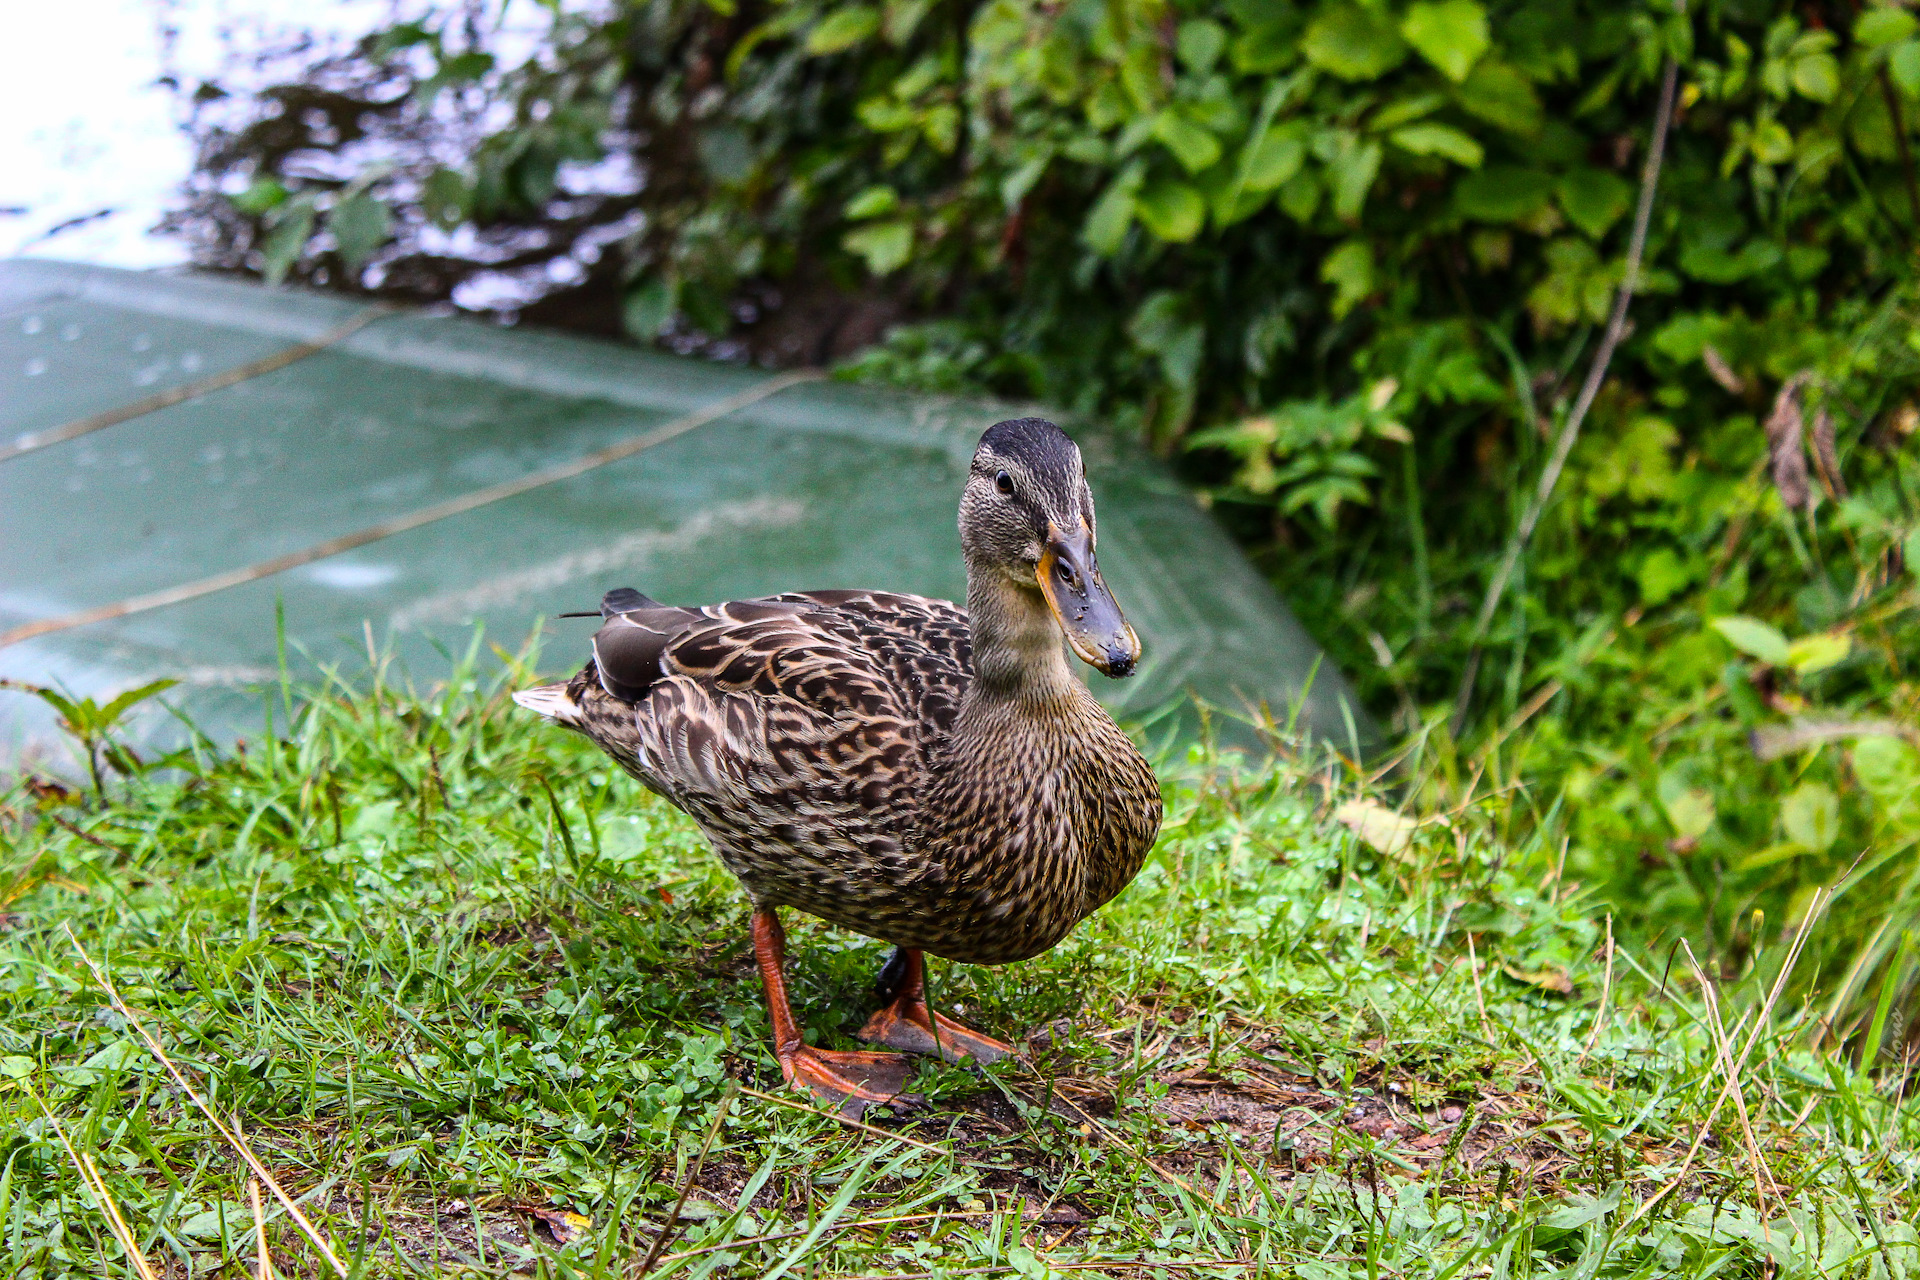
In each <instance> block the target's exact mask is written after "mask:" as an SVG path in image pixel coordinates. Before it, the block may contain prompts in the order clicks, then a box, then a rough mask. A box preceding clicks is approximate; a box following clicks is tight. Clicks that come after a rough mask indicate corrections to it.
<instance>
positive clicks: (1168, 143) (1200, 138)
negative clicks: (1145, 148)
mask: <svg viewBox="0 0 1920 1280" xmlns="http://www.w3.org/2000/svg"><path fill="white" fill-rule="evenodd" d="M1153 136H1154V137H1155V138H1157V139H1158V140H1159V141H1160V142H1161V143H1162V144H1163V145H1165V147H1166V148H1167V150H1169V151H1171V152H1173V157H1174V159H1176V160H1178V161H1179V162H1180V166H1181V167H1182V168H1183V169H1185V170H1186V171H1187V172H1188V173H1198V172H1200V171H1201V170H1202V169H1207V168H1211V167H1212V166H1213V163H1214V162H1215V161H1216V160H1218V159H1219V158H1220V140H1219V139H1218V138H1216V137H1214V136H1213V134H1212V133H1210V132H1208V131H1207V130H1206V129H1204V128H1202V127H1201V126H1200V125H1198V124H1195V123H1194V122H1193V121H1192V120H1191V119H1190V118H1188V116H1187V114H1186V113H1185V112H1183V111H1181V110H1180V109H1179V108H1178V107H1167V108H1166V109H1164V110H1163V111H1161V112H1160V114H1159V115H1157V116H1155V117H1154V118H1153Z"/></svg>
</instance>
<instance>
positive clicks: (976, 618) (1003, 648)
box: [967, 565, 1086, 714]
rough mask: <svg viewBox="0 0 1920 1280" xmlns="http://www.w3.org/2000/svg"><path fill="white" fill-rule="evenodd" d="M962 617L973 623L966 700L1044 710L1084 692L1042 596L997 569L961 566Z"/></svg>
mask: <svg viewBox="0 0 1920 1280" xmlns="http://www.w3.org/2000/svg"><path fill="white" fill-rule="evenodd" d="M967 616H968V619H969V621H970V623H971V624H972V628H973V686H972V688H971V689H969V690H968V693H967V700H968V701H969V702H970V703H975V704H987V703H991V704H1002V705H1006V706H1008V707H1010V708H1018V709H1022V710H1025V711H1028V712H1030V713H1039V714H1044V713H1046V712H1048V711H1057V710H1060V709H1064V708H1066V707H1069V706H1072V705H1074V704H1075V703H1076V702H1077V701H1078V700H1079V699H1080V698H1082V697H1084V696H1085V695H1086V690H1085V688H1084V687H1083V686H1082V685H1081V684H1080V682H1079V681H1078V680H1076V679H1074V675H1073V669H1072V668H1071V667H1069V666H1068V665H1067V657H1066V652H1065V649H1064V645H1063V642H1062V639H1061V636H1060V628H1059V626H1058V624H1056V623H1055V622H1054V619H1053V613H1052V611H1051V610H1049V609H1048V608H1047V602H1046V600H1045V599H1044V598H1043V597H1042V596H1041V594H1040V592H1039V591H1038V590H1035V589H1031V588H1027V587H1022V586H1019V585H1018V584H1016V583H1014V582H1012V581H1010V580H1008V578H1007V577H1006V575H1005V574H1003V573H1000V572H999V571H997V570H994V569H990V568H985V567H982V566H977V565H969V566H968V569H967Z"/></svg>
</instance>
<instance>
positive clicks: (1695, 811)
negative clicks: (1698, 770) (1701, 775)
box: [1666, 787, 1718, 840]
mask: <svg viewBox="0 0 1920 1280" xmlns="http://www.w3.org/2000/svg"><path fill="white" fill-rule="evenodd" d="M1666 810H1667V821H1668V822H1671V823H1672V824H1673V831H1674V834H1675V835H1677V836H1679V837H1681V838H1682V839H1684V840H1698V839H1699V838H1700V837H1701V836H1703V835H1705V834H1707V828H1709V827H1711V826H1712V825H1713V820H1714V818H1715V817H1716V816H1718V813H1717V810H1716V809H1715V808H1714V804H1713V793H1712V792H1710V791H1707V790H1706V789H1704V788H1702V787H1688V788H1686V789H1685V790H1683V791H1680V792H1678V793H1676V794H1675V795H1673V796H1671V797H1670V798H1668V799H1667V800H1666Z"/></svg>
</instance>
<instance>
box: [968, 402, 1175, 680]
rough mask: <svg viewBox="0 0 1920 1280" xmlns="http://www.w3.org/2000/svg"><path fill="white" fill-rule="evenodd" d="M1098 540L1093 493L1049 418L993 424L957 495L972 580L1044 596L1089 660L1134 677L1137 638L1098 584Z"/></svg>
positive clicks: (1070, 446)
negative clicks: (987, 578)
mask: <svg viewBox="0 0 1920 1280" xmlns="http://www.w3.org/2000/svg"><path fill="white" fill-rule="evenodd" d="M1094 540H1095V524H1094V517H1093V491H1092V490H1091V489H1089V488H1088V487H1087V469H1086V464H1085V463H1083V462H1082V461H1081V459H1080V448H1079V446H1078V445H1076V444H1074V442H1073V441H1072V440H1069V439H1068V438H1067V434H1066V432H1064V431H1062V430H1060V428H1058V427H1056V426H1054V425H1053V424H1052V423H1051V422H1048V421H1046V420H1044V419H1042V418H1015V419H1013V420H1012V421H1010V422H1000V423H996V424H994V425H993V426H992V427H989V428H988V429H987V433H986V434H985V435H984V436H982V437H980V445H979V448H977V449H976V450H974V454H973V466H972V469H971V471H970V472H969V474H968V476H967V488H966V492H965V493H964V494H962V495H961V498H960V545H961V546H962V548H964V549H965V551H966V556H967V571H968V573H969V574H970V575H974V576H976V577H977V576H978V575H982V574H987V575H994V576H996V577H998V578H999V579H1001V580H1003V581H1004V582H1005V583H1006V584H1008V585H1010V586H1011V587H1012V588H1013V589H1014V590H1016V591H1018V592H1020V593H1022V594H1025V595H1029V596H1034V595H1037V596H1038V597H1039V599H1040V600H1043V601H1044V602H1045V608H1046V609H1047V611H1048V612H1050V613H1051V614H1052V615H1053V618H1054V621H1056V622H1057V623H1058V624H1059V626H1060V630H1061V631H1063V632H1064V633H1065V634H1066V637H1067V643H1068V644H1069V645H1071V646H1072V647H1073V651H1074V652H1075V653H1076V654H1078V655H1080V658H1081V660H1082V661H1084V662H1086V663H1087V664H1088V665H1090V666H1092V667H1094V668H1095V669H1096V670H1098V671H1099V672H1100V673H1101V674H1103V675H1108V676H1114V677H1119V676H1127V675H1132V674H1133V669H1134V665H1135V664H1136V663H1137V662H1139V660H1140V638H1139V637H1138V636H1136V635H1135V634H1134V633H1133V628H1132V627H1130V626H1128V625H1127V620H1126V617H1125V616H1124V615H1123V614H1122V613H1121V612H1120V606H1119V605H1118V604H1116V603H1115V602H1114V599H1113V596H1112V595H1111V594H1110V593H1109V592H1108V591H1107V584H1106V583H1105V582H1104V581H1102V580H1101V577H1100V566H1099V564H1098V562H1096V561H1095V559H1094Z"/></svg>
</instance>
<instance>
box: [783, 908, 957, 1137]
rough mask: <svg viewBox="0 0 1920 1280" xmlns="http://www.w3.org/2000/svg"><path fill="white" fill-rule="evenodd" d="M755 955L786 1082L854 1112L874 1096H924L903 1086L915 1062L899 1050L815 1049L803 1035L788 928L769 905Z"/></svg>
mask: <svg viewBox="0 0 1920 1280" xmlns="http://www.w3.org/2000/svg"><path fill="white" fill-rule="evenodd" d="M753 956H754V959H755V960H756V961H757V962H758V963H759V965H760V981H761V982H762V983H763V984H764V985H765V986H766V989H767V1011H768V1012H769V1013H770V1014H772V1015H773V1054H774V1057H776V1058H778V1059H779V1060H780V1072H781V1074H782V1075H784V1076H785V1077H786V1078H787V1083H788V1084H796V1085H805V1086H806V1087H807V1088H809V1089H811V1090H813V1092H814V1093H815V1094H817V1095H819V1096H820V1097H821V1098H823V1099H825V1100H826V1101H828V1102H833V1103H838V1104H839V1106H840V1109H841V1111H842V1112H844V1113H845V1114H847V1115H850V1116H858V1115H859V1114H860V1113H861V1112H862V1111H864V1110H866V1109H867V1108H868V1107H869V1106H871V1105H872V1104H874V1103H876V1102H885V1103H892V1104H893V1105H894V1106H913V1105H916V1104H918V1103H919V1102H920V1101H921V1099H919V1098H917V1097H915V1096H914V1095H912V1094H906V1093H902V1092H901V1090H902V1089H903V1088H905V1087H906V1083H907V1077H908V1075H909V1074H910V1073H911V1071H912V1065H911V1064H910V1063H909V1062H908V1061H907V1059H905V1058H903V1057H901V1056H900V1055H899V1054H897V1053H871V1052H868V1051H867V1050H864V1049H854V1050H834V1049H816V1048H814V1047H813V1046H812V1045H810V1044H808V1043H807V1042H806V1040H805V1039H804V1038H803V1037H802V1035H801V1033H800V1027H799V1024H797V1023H796V1022H794V1020H793V1009H792V1008H791V1007H790V1006H789V1005H788V1003H787V976H786V964H787V932H786V930H785V929H782V928H781V927H780V917H779V916H778V915H776V914H775V913H774V911H773V908H771V907H759V908H756V909H755V910H754V913H753Z"/></svg>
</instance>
